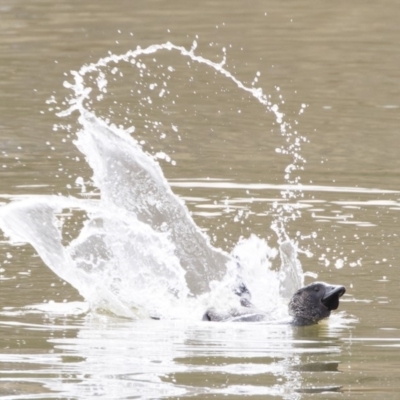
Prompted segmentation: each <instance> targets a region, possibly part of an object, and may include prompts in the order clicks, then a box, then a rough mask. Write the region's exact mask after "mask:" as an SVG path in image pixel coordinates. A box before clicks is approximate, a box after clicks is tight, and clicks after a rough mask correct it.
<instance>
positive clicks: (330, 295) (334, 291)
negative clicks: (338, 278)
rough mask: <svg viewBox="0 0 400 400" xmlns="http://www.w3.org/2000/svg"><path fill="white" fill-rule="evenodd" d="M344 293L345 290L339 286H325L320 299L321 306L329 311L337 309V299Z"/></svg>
mask: <svg viewBox="0 0 400 400" xmlns="http://www.w3.org/2000/svg"><path fill="white" fill-rule="evenodd" d="M345 293H346V288H345V287H344V286H339V285H330V286H326V288H325V294H324V297H323V298H322V304H323V305H324V306H325V307H327V308H328V309H329V310H330V311H332V310H336V309H337V308H338V307H339V297H342V296H343V295H344V294H345Z"/></svg>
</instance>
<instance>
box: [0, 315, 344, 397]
mask: <svg viewBox="0 0 400 400" xmlns="http://www.w3.org/2000/svg"><path fill="white" fill-rule="evenodd" d="M25 317H26V316H25ZM41 318H43V316H41ZM48 318H50V319H48ZM17 319H18V320H20V321H21V322H16V321H15V319H14V321H13V322H11V320H9V321H7V320H8V318H5V319H4V320H3V322H2V323H1V329H2V330H3V332H4V331H6V330H7V329H9V328H10V327H11V326H12V325H14V326H16V327H18V332H19V333H18V334H17V336H16V337H15V340H16V342H17V343H19V346H18V350H17V349H15V350H10V351H9V352H3V354H2V364H1V365H2V366H1V373H0V376H1V382H2V388H3V392H2V393H3V395H8V396H9V398H51V397H52V396H54V393H58V396H59V397H60V398H64V396H65V397H68V398H71V397H76V398H88V397H91V396H93V397H100V398H109V399H114V398H115V399H117V398H131V397H132V396H134V397H135V396H137V397H141V398H154V396H156V397H163V398H176V397H181V396H184V397H186V396H198V395H216V394H221V395H222V394H224V395H229V394H231V395H275V396H282V398H287V399H296V398H300V396H299V393H304V392H305V393H306V392H314V393H318V392H322V391H337V390H342V389H343V388H342V387H341V385H342V384H343V382H342V380H341V379H340V375H341V374H340V371H341V370H342V368H343V367H342V366H341V365H340V362H338V360H337V358H336V357H337V355H338V354H340V352H341V345H342V343H341V341H340V340H339V336H342V335H343V333H344V331H343V329H345V332H346V331H347V328H341V327H337V328H335V324H334V323H333V324H332V325H322V326H315V327H311V328H309V329H304V328H297V329H294V328H292V327H291V326H289V325H265V324H264V325H263V324H253V325H251V324H250V325H249V324H241V323H237V324H229V323H227V324H213V323H210V324H204V323H197V324H187V323H185V322H182V321H124V320H117V319H115V318H112V317H107V316H103V317H102V316H96V317H89V316H88V317H82V316H81V317H64V318H60V317H57V316H54V317H51V314H50V315H48V316H47V318H44V319H43V320H42V323H40V322H39V321H40V317H39V318H38V316H36V317H34V319H36V321H37V323H26V322H22V321H23V319H24V318H21V317H18V318H17ZM46 319H47V321H46ZM43 335H44V336H43ZM346 335H347V333H346ZM35 343H36V347H37V349H40V351H39V352H38V351H37V350H36V351H35V347H34V344H35ZM11 371H12V372H11ZM309 374H311V376H308V375H309ZM16 376H18V385H17V384H16V379H15V378H16ZM206 382H208V383H206ZM33 387H36V391H37V393H38V395H35V394H34V392H33V391H32V388H33ZM46 393H48V394H46ZM29 394H30V395H29ZM13 396H14V397H13ZM27 396H28V397H27ZM6 398H7V397H6Z"/></svg>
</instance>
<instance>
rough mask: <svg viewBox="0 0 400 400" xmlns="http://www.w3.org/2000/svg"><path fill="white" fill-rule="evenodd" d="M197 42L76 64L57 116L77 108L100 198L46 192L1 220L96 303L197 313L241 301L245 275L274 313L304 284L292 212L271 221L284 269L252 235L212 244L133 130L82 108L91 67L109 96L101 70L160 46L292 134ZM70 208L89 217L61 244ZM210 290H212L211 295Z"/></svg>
mask: <svg viewBox="0 0 400 400" xmlns="http://www.w3.org/2000/svg"><path fill="white" fill-rule="evenodd" d="M195 47H196V45H195V44H194V45H193V47H192V49H191V50H186V49H185V48H183V47H179V46H175V45H173V44H171V43H165V44H161V45H153V46H150V47H148V48H146V49H140V48H138V49H136V50H134V51H129V52H127V53H126V54H123V55H110V56H109V57H106V58H103V59H100V60H99V61H98V62H97V63H93V64H89V65H85V66H83V67H82V68H81V69H80V70H79V71H78V72H76V71H73V72H72V75H73V77H74V83H64V86H66V87H67V88H69V89H71V90H72V92H73V95H72V97H71V98H70V99H69V101H68V103H69V107H68V109H67V110H65V111H62V112H60V113H59V114H58V115H59V116H60V117H64V116H69V115H71V113H73V112H75V111H77V112H78V113H79V118H78V121H79V123H80V125H81V129H80V130H79V132H77V139H76V141H75V142H74V143H75V145H76V146H77V148H78V149H79V150H80V151H81V152H82V153H83V154H84V155H85V157H86V160H87V162H88V163H89V165H90V167H91V168H92V169H93V178H92V179H93V183H94V184H95V186H97V187H98V188H99V190H100V193H101V199H100V200H99V201H87V200H80V199H72V198H64V197H61V196H60V197H56V198H54V197H51V198H50V197H42V198H41V199H31V200H27V201H22V202H18V203H13V204H10V205H8V206H6V207H4V208H3V209H2V210H1V215H0V226H1V227H2V229H3V230H4V232H5V233H6V234H7V235H8V236H10V238H11V239H12V240H13V241H23V242H28V243H30V244H32V246H33V247H34V248H35V249H36V251H37V252H38V254H39V255H40V256H41V258H42V259H43V261H44V262H45V263H46V264H47V265H48V266H49V267H50V268H51V269H52V270H53V271H54V272H55V273H56V274H58V275H59V276H60V277H61V278H63V279H65V280H66V281H68V282H69V283H71V284H72V285H73V286H74V287H75V288H77V289H78V290H79V292H80V293H81V294H82V295H83V296H84V297H85V298H86V299H87V300H88V301H89V302H90V303H91V304H92V305H93V307H94V308H104V309H106V310H109V311H111V312H113V313H115V314H117V315H122V316H127V317H135V316H146V315H153V316H154V315H156V316H161V317H177V316H181V317H182V316H183V317H187V316H189V315H190V316H192V317H195V318H197V317H198V316H199V315H200V313H201V310H203V309H204V306H205V305H206V304H207V303H209V302H210V301H215V300H216V299H218V298H219V299H221V298H223V299H224V301H225V302H226V301H230V299H233V300H232V302H234V301H235V300H236V301H237V298H236V299H235V296H234V295H233V294H232V286H234V285H235V284H237V282H238V280H239V279H240V280H242V281H243V282H244V283H245V284H246V285H247V286H248V287H249V288H250V290H251V291H252V293H253V301H254V303H255V304H256V305H259V306H260V308H265V305H266V304H268V305H270V306H271V307H272V308H271V307H269V308H270V311H273V308H274V307H276V306H278V305H279V304H280V303H279V301H277V300H278V299H279V298H280V297H279V296H278V293H279V294H280V295H281V296H283V297H289V296H290V295H291V294H292V293H293V292H294V291H295V290H296V289H297V288H299V287H300V286H301V285H302V281H303V274H302V270H301V266H300V264H299V262H298V261H297V257H296V249H295V247H294V246H293V244H292V243H291V242H290V241H289V239H288V238H287V237H286V234H285V232H284V224H285V222H286V221H287V218H286V217H285V215H286V214H288V213H290V210H288V209H284V208H282V209H280V210H279V213H278V215H279V217H278V222H277V223H276V224H275V225H274V226H276V227H278V228H276V229H275V230H276V231H277V233H278V237H279V239H280V244H281V246H280V255H281V260H282V266H281V271H280V272H279V273H276V272H273V271H271V270H270V266H271V265H270V258H272V257H274V255H275V254H274V252H273V250H271V249H270V248H269V247H268V246H267V245H266V243H265V242H264V241H263V240H260V239H258V238H256V237H251V238H249V239H248V240H243V241H242V242H241V243H239V244H238V246H237V247H236V249H235V250H234V252H233V255H230V254H227V253H225V252H223V251H222V250H220V249H217V248H214V247H213V246H211V245H210V243H209V241H208V238H207V237H206V236H205V235H204V234H203V233H202V232H201V231H200V229H199V228H198V227H197V226H196V224H195V223H194V221H193V219H192V218H191V216H190V213H189V212H188V210H187V208H186V207H185V205H184V203H183V202H182V200H181V199H179V198H178V197H177V196H176V195H175V194H174V193H173V192H172V190H171V188H170V186H169V185H168V182H167V180H166V179H165V178H164V176H163V173H162V170H161V168H160V166H159V165H158V164H157V163H156V162H155V161H154V159H153V158H152V157H150V156H149V155H147V154H145V153H144V152H143V151H142V149H141V147H140V146H139V145H138V144H137V142H136V141H135V140H134V139H133V138H132V137H131V136H130V134H129V132H128V131H127V130H124V129H122V128H117V127H116V126H115V125H113V124H111V123H108V122H105V121H103V120H102V119H100V118H98V117H97V116H96V115H95V113H94V112H93V111H89V110H88V109H87V107H85V101H88V100H89V96H90V93H91V91H92V88H91V87H87V86H86V85H85V79H84V78H85V75H87V74H88V73H93V72H94V73H95V72H97V71H98V72H99V75H98V79H96V80H95V82H96V84H97V88H98V90H99V91H100V92H102V93H106V92H107V78H106V76H105V74H104V72H102V71H100V68H101V67H105V66H108V65H110V64H113V65H116V64H118V63H119V62H128V63H134V62H135V59H136V58H137V57H139V56H142V55H149V54H153V53H156V52H158V51H162V50H167V51H177V52H178V53H180V54H181V55H182V56H184V57H189V58H190V59H191V60H192V61H193V62H198V63H201V64H205V65H207V66H209V67H210V68H212V69H214V70H215V71H217V72H218V73H220V74H222V75H223V76H225V77H226V78H227V79H229V80H231V81H233V82H234V83H235V84H236V85H237V87H238V88H239V89H240V90H244V91H246V92H248V93H250V94H251V95H252V96H253V97H254V98H255V99H256V100H257V101H258V102H260V103H261V104H263V105H264V106H265V107H266V110H267V111H269V112H272V113H274V115H275V117H276V122H277V123H278V124H279V126H280V129H281V133H282V134H286V133H287V132H288V128H289V127H290V126H289V125H288V124H287V123H285V122H283V114H282V113H281V112H280V111H279V108H278V106H277V105H273V104H272V103H271V101H270V98H269V96H267V95H265V94H264V93H263V91H262V89H261V88H255V87H253V86H252V87H247V86H245V85H244V84H243V83H242V82H240V81H239V80H238V79H237V78H236V77H234V76H233V75H232V74H231V73H230V72H229V71H227V70H226V69H225V68H224V63H225V58H224V60H223V61H222V62H221V63H214V62H212V61H210V60H207V59H205V58H203V57H201V56H197V55H195V54H194V50H195ZM114 70H115V68H114V69H113V70H112V71H111V73H114V72H115V71H114ZM291 135H292V134H290V136H291ZM295 143H297V145H296V146H297V147H296V146H295V149H296V152H295V153H296V154H295V156H294V157H295V159H296V160H299V159H300V158H299V155H298V150H299V145H298V143H299V142H298V141H295ZM293 165H294V164H293ZM293 165H292V167H291V168H290V171H287V173H288V174H289V175H290V173H291V172H292V171H294V170H295V169H296V168H295V167H293ZM295 183H298V182H297V181H296V182H295ZM66 208H67V209H71V208H72V209H79V210H83V211H84V212H85V213H86V217H87V219H86V221H85V223H84V226H83V229H82V230H81V231H80V233H79V235H78V237H77V238H76V239H75V240H73V241H71V242H70V243H69V244H67V245H63V244H62V226H61V225H60V224H59V221H58V219H57V214H58V213H60V212H61V211H62V210H63V209H66ZM250 254H252V256H250ZM254 254H255V255H256V256H254ZM237 259H239V260H240V262H238V261H237ZM238 266H239V267H238ZM266 287H268V290H266ZM210 290H211V294H209V295H206V293H207V292H209V291H210ZM192 295H195V296H197V300H196V299H193V298H192V297H191V296H192ZM207 296H208V297H207ZM263 305H264V307H263Z"/></svg>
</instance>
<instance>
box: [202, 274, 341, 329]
mask: <svg viewBox="0 0 400 400" xmlns="http://www.w3.org/2000/svg"><path fill="white" fill-rule="evenodd" d="M345 293H346V288H345V287H344V286H342V285H331V284H328V283H325V282H314V283H311V284H309V285H307V286H304V287H302V288H301V289H299V290H297V291H296V292H295V293H294V294H293V296H292V298H291V299H290V301H289V306H288V307H289V315H290V318H289V319H288V320H285V323H289V324H291V325H294V326H308V325H315V324H318V322H319V321H321V320H323V319H325V318H328V317H329V316H330V314H331V311H333V310H336V309H338V307H339V298H340V297H342V296H343V295H344V294H345ZM235 294H237V295H238V296H239V297H240V304H241V307H240V308H235V309H232V310H230V311H229V312H218V310H216V309H215V308H209V309H208V310H207V311H206V312H205V313H204V315H203V318H202V320H203V321H214V322H266V321H268V322H273V321H271V316H270V314H268V313H266V312H264V311H262V310H260V309H258V308H256V307H255V306H254V305H253V304H252V303H251V293H250V291H249V290H248V289H247V287H246V286H245V285H244V284H240V285H239V286H238V287H237V288H236V289H235Z"/></svg>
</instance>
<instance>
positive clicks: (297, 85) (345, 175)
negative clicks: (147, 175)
mask: <svg viewBox="0 0 400 400" xmlns="http://www.w3.org/2000/svg"><path fill="white" fill-rule="evenodd" d="M399 13H400V4H398V3H397V2H395V1H386V2H383V1H376V2H374V3H371V2H365V1H353V2H345V1H339V2H338V1H337V2H332V3H329V4H328V3H326V2H320V3H315V2H310V1H309V2H294V1H291V2H280V1H270V2H260V1H254V2H251V3H247V2H241V1H229V2H226V1H219V2H215V1H203V2H199V3H197V4H194V3H190V4H189V3H188V4H186V3H184V2H179V1H175V2H174V1H168V2H167V1H135V2H131V1H122V0H116V1H113V2H107V1H100V2H99V1H98V2H92V3H85V2H79V1H58V0H57V1H48V0H43V1H30V2H24V1H18V0H12V1H2V3H1V5H0V21H1V23H0V60H1V62H0V93H1V100H0V135H1V141H0V168H1V180H0V199H1V200H0V201H2V202H4V203H6V202H8V201H9V200H10V199H14V198H20V197H21V196H26V195H34V194H57V193H62V194H64V195H66V194H71V195H78V194H79V192H80V189H79V188H78V187H76V186H75V184H74V182H75V178H76V176H86V177H88V176H90V171H89V169H88V167H87V166H86V164H85V163H84V161H83V160H82V159H80V160H79V161H78V162H77V161H76V160H75V157H77V156H79V153H78V151H77V150H76V149H75V148H74V147H73V146H72V145H71V144H69V143H63V142H62V137H63V136H61V135H60V134H59V133H57V132H54V131H53V129H52V127H53V125H54V124H56V123H59V122H60V121H59V119H58V118H57V117H56V116H55V115H54V112H50V111H48V109H49V105H47V104H46V100H48V99H49V98H50V96H52V95H53V94H54V95H55V96H56V97H57V98H58V99H62V98H63V97H64V96H66V95H67V91H66V89H65V88H63V86H62V83H63V81H64V80H65V79H66V76H65V75H64V74H65V73H68V72H69V71H70V70H76V69H79V68H80V66H81V65H83V64H84V63H89V62H93V61H96V60H97V59H98V58H100V57H103V56H105V55H106V54H107V52H108V51H111V52H112V53H115V54H120V53H124V52H126V51H127V50H129V49H134V48H136V46H138V45H140V46H142V47H146V46H149V45H151V44H156V43H163V42H165V41H171V42H173V43H175V44H177V45H183V46H185V47H187V48H190V46H191V45H192V42H193V40H194V39H196V40H197V42H198V49H197V51H196V53H197V54H201V55H203V56H204V57H207V58H209V59H211V60H213V61H217V62H219V61H221V60H222V54H223V52H222V49H223V48H226V51H227V63H226V68H227V69H228V70H231V71H234V73H235V75H236V76H237V77H238V78H240V79H241V80H243V81H247V82H248V83H249V84H250V83H251V82H252V81H253V79H254V78H255V77H256V74H257V72H258V71H259V72H260V73H261V74H260V76H259V78H258V85H259V86H261V87H262V88H263V89H264V91H265V92H266V93H270V94H272V97H273V99H274V101H278V100H279V95H280V94H282V98H283V100H284V104H282V109H283V110H284V111H285V113H286V114H287V115H289V116H291V115H293V118H295V119H297V120H298V121H299V124H298V126H297V129H298V130H299V132H301V134H302V135H304V136H306V137H307V139H308V140H309V143H307V144H305V145H304V146H303V149H302V152H301V154H302V156H303V157H304V158H305V159H306V161H307V163H306V165H305V167H306V169H305V171H303V172H302V173H301V179H302V183H303V184H304V185H305V190H304V197H303V198H302V199H301V200H300V201H299V202H298V205H299V207H301V211H302V217H301V218H300V219H298V220H297V221H296V222H294V223H292V224H290V226H288V232H289V234H290V236H291V237H292V238H295V237H298V238H299V239H300V245H301V246H302V247H304V248H307V247H308V248H309V249H310V251H311V252H312V253H313V257H312V258H307V257H306V256H302V257H301V261H302V264H303V268H304V269H305V271H310V272H313V273H316V274H318V278H319V279H321V280H327V281H329V282H335V283H340V284H344V285H346V287H347V289H348V291H347V294H346V296H345V297H344V300H343V302H342V303H341V310H345V312H346V315H347V316H354V317H356V318H357V319H358V322H357V323H356V322H349V323H348V324H345V325H344V326H343V325H341V324H340V321H342V320H337V319H335V317H333V318H331V320H330V321H329V323H324V324H322V325H321V326H317V327H311V328H306V329H293V328H291V327H287V326H281V327H277V326H259V325H242V324H238V325H234V326H232V325H221V326H218V327H215V326H214V325H212V326H208V325H207V326H206V325H204V324H200V323H199V324H185V323H183V322H159V321H158V322H156V321H150V322H149V321H124V320H118V319H113V318H111V317H109V316H91V315H90V314H89V315H88V314H85V313H84V312H82V310H81V309H80V308H79V307H80V306H82V304H81V303H78V304H77V306H76V307H77V309H76V312H75V314H76V315H74V312H73V311H72V310H73V309H74V303H72V302H74V301H82V299H81V298H80V296H79V295H78V294H77V292H76V291H75V290H74V289H73V288H72V287H70V286H69V285H68V284H65V283H64V282H63V281H61V280H60V279H59V278H58V277H57V276H55V275H54V274H53V273H52V272H51V271H50V270H49V269H48V268H47V267H46V266H44V264H43V263H42V262H41V260H40V258H39V257H38V256H36V255H35V252H34V251H33V250H32V249H31V248H30V247H28V246H22V245H21V246H14V247H11V246H9V245H8V244H7V242H6V241H4V242H2V244H1V247H0V262H1V269H0V299H1V307H2V310H1V316H0V330H1V336H0V352H1V357H0V358H1V361H0V395H1V396H2V397H4V398H10V399H17V398H21V399H28V398H32V399H34V398H35V399H43V398H63V399H64V398H65V399H67V398H85V399H86V398H104V399H111V398H115V399H121V398H160V397H163V396H164V397H166V398H186V397H191V396H198V398H211V397H212V398H222V397H223V398H226V397H228V398H229V397H230V396H231V397H235V398H237V397H245V396H253V397H257V396H258V397H259V398H284V399H300V398H310V397H311V394H310V393H314V394H313V395H312V397H315V398H321V399H325V398H327V397H328V394H327V393H326V392H329V398H343V397H346V398H355V399H358V398H363V399H376V398H385V399H397V398H398V396H399V395H398V392H399V391H400V386H399V383H398V376H397V374H398V370H399V366H400V365H399V364H400V352H399V347H400V333H399V332H400V323H399V318H398V306H397V305H398V303H399V300H400V296H399V291H398V268H399V265H398V257H399V256H398V249H399V244H400V243H399V242H400V239H399V226H398V218H399V211H400V202H399V198H400V185H399V174H400V157H399V156H398V155H399V150H400V144H399V140H398V130H399V126H400V108H399V107H400V100H399V99H400V89H399V75H400V73H399V65H400V52H399V51H398V49H399V45H400V25H399V23H398V15H399ZM171 57H172V56H171ZM174 61H176V60H174ZM176 62H178V61H176ZM185 74H187V71H186V72H184V71H182V72H181V73H180V74H179V73H178V74H177V75H176V76H177V79H176V80H175V81H173V82H172V83H171V85H172V86H173V87H174V90H175V93H178V95H179V96H180V97H179V98H177V99H176V105H175V106H174V108H173V112H174V113H173V114H171V115H169V116H167V118H169V119H170V121H171V123H174V124H176V125H177V126H179V131H180V132H184V133H185V134H187V137H186V140H185V142H184V143H185V144H181V145H179V144H177V143H175V144H166V146H171V148H172V146H175V151H176V153H174V155H173V156H174V159H175V160H176V161H177V166H175V167H173V166H171V165H169V164H166V165H163V168H164V171H165V174H166V176H167V177H168V178H169V179H170V180H171V185H172V187H173V189H174V191H175V192H176V193H178V194H179V195H181V196H182V197H183V198H185V199H186V203H187V205H188V207H189V208H190V210H191V211H192V212H193V215H194V217H195V220H196V222H197V223H198V225H199V226H201V227H202V228H204V229H205V230H207V231H208V232H209V233H210V236H211V237H212V238H213V241H214V243H216V244H217V245H219V246H221V247H223V248H225V249H228V250H229V249H231V248H232V246H233V245H234V244H235V243H236V242H237V240H238V238H239V237H240V236H241V235H245V236H247V235H249V234H250V233H255V234H258V235H260V236H261V237H266V238H267V239H268V240H269V241H270V242H271V243H272V244H273V242H274V237H273V232H272V231H271V229H270V226H269V225H270V223H271V220H270V213H271V204H272V203H273V202H274V201H280V198H281V196H280V190H281V189H282V186H281V185H283V184H284V183H285V181H284V169H285V167H286V166H287V164H288V162H289V158H287V157H285V156H282V155H279V154H277V153H276V152H275V148H277V147H280V146H282V144H283V143H282V140H283V139H282V137H281V136H280V135H279V129H278V128H277V127H276V126H275V125H273V119H272V117H271V116H270V115H265V113H264V111H263V110H262V109H261V107H260V106H259V104H257V103H256V102H254V101H252V100H251V99H246V98H242V93H239V92H237V91H235V90H234V89H233V88H231V87H229V86H227V87H224V86H223V85H224V83H222V84H220V83H219V82H217V80H216V78H215V77H213V76H211V77H210V76H207V74H206V73H205V72H204V71H202V70H201V69H200V68H199V70H197V71H193V74H196V78H197V80H196V82H197V83H195V84H193V85H194V86H190V84H189V83H188V80H187V76H186V75H185ZM199 82H200V83H199ZM209 82H212V88H213V89H211V90H209V89H208V83H209ZM225 84H226V83H225ZM195 85H197V86H195ZM216 87H217V88H221V87H222V88H224V90H226V91H227V92H226V93H223V92H222V91H220V90H218V92H217V91H216V90H215V88H216ZM276 87H279V88H280V89H279V91H278V90H277V89H276ZM194 91H196V93H197V95H196V96H194V94H193V93H194ZM239 95H240V98H239ZM124 96H125V95H124V94H123V93H122V92H121V93H119V92H118V93H117V94H116V100H117V101H118V102H122V103H124V102H125V103H126V102H129V101H132V99H131V98H130V99H129V98H125V97H124ZM303 103H304V104H308V108H306V111H305V113H304V114H303V115H301V116H297V114H298V112H299V110H300V108H301V104H303ZM145 112H147V113H151V112H152V111H151V108H150V107H149V108H147V110H146V111H145ZM296 116H297V117H296ZM135 118H136V122H137V126H138V127H140V126H143V128H144V126H145V124H146V118H147V117H146V115H145V113H144V114H143V115H142V116H136V117H135ZM136 134H137V137H138V138H139V139H140V138H142V137H143V138H144V137H145V132H144V129H143V130H141V129H138V131H137V133H136ZM168 149H169V148H168ZM206 178H212V179H216V180H215V181H214V180H207V179H206ZM226 180H229V181H226ZM238 208H240V209H243V210H244V211H245V212H246V213H247V212H248V211H250V213H249V215H248V217H247V219H244V221H243V224H242V223H237V222H235V221H234V219H235V216H237V210H238ZM297 232H300V233H299V235H297ZM313 232H314V233H316V235H312V233H313ZM296 235H297V236H296ZM311 236H316V237H315V238H311ZM307 237H310V238H308V239H307ZM3 240H5V238H3ZM51 301H56V302H65V305H66V309H65V310H63V309H62V308H61V307H52V306H51V303H50V305H48V303H49V302H51ZM34 304H42V306H41V307H31V308H29V309H26V308H25V307H26V306H32V305H34ZM43 304H44V305H43ZM46 305H48V309H46ZM64 314H65V315H64Z"/></svg>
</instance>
